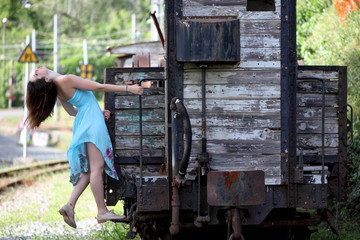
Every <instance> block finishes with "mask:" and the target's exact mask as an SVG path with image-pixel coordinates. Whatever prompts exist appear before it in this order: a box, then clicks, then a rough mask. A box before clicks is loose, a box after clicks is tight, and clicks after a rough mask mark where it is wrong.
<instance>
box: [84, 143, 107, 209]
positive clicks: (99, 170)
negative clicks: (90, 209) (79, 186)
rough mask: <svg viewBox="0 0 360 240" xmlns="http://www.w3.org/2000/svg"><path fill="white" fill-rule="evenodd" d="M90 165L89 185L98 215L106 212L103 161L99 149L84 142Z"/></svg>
mask: <svg viewBox="0 0 360 240" xmlns="http://www.w3.org/2000/svg"><path fill="white" fill-rule="evenodd" d="M86 144H87V150H88V159H89V165H90V187H91V191H92V193H93V195H94V198H95V202H96V206H97V208H98V215H100V214H104V213H106V212H108V211H109V210H108V209H107V207H106V205H105V200H104V184H103V172H104V165H105V161H104V158H103V156H102V154H101V152H100V151H99V149H98V148H97V147H96V146H95V145H94V144H93V143H86Z"/></svg>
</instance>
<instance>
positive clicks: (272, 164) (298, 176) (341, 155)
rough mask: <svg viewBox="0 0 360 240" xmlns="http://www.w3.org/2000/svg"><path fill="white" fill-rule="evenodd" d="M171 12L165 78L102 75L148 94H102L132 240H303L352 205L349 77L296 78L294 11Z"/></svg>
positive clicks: (195, 8) (213, 5) (178, 7)
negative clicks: (340, 205) (332, 206)
mask: <svg viewBox="0 0 360 240" xmlns="http://www.w3.org/2000/svg"><path fill="white" fill-rule="evenodd" d="M165 2H166V3H165V15H166V21H165V29H166V30H165V50H166V51H165V66H164V67H134V68H107V69H106V70H105V81H106V82H107V83H114V84H141V83H144V82H147V83H148V85H149V88H146V89H145V92H144V95H143V96H141V97H139V96H136V95H131V94H128V93H106V95H105V108H107V109H109V110H110V111H111V112H112V113H113V115H112V116H111V118H110V120H109V122H108V128H109V132H110V135H111V139H112V142H113V146H114V156H115V165H116V170H117V172H118V175H119V176H120V181H115V180H113V179H111V178H106V177H105V186H104V187H105V198H106V202H107V204H108V205H115V204H116V203H117V202H118V201H119V200H123V201H124V212H125V215H126V216H127V219H126V220H125V222H128V223H129V224H130V225H129V226H130V227H129V232H128V234H127V238H134V237H135V235H136V234H140V236H141V238H142V239H158V238H160V239H199V238H200V237H201V238H203V237H208V238H210V239H247V240H248V239H309V238H310V234H311V232H310V230H309V229H308V227H309V226H314V225H316V224H317V223H319V222H320V221H323V220H328V222H329V223H330V224H331V222H332V217H331V213H330V212H329V211H328V210H327V208H328V204H329V201H330V200H329V199H334V198H335V199H337V200H338V201H345V200H346V183H347V166H346V147H347V146H348V145H349V144H350V141H351V139H350V133H349V132H351V128H352V127H351V120H348V117H347V116H348V112H349V110H350V109H351V107H350V106H349V105H348V104H347V99H346V96H347V82H346V77H347V72H346V71H347V69H346V67H344V66H300V65H298V61H297V54H296V7H295V6H296V1H294V0H260V1H258V0H236V1H235V0H223V1H218V0H167V1H165ZM137 66H138V65H137ZM308 210H317V211H312V212H317V214H313V213H312V214H310V213H309V211H308Z"/></svg>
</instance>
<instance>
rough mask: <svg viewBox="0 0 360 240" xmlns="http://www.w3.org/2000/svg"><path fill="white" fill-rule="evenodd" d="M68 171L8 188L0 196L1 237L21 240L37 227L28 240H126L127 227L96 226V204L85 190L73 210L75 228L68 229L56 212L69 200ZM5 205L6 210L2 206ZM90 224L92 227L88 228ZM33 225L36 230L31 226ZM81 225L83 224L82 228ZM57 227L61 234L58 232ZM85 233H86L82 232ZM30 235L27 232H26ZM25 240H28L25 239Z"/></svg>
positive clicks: (114, 208) (116, 209) (112, 224)
mask: <svg viewBox="0 0 360 240" xmlns="http://www.w3.org/2000/svg"><path fill="white" fill-rule="evenodd" d="M68 179H69V170H67V171H62V172H61V173H55V174H50V175H46V176H42V177H39V178H37V179H34V181H33V182H32V183H30V185H28V186H18V187H17V188H15V189H14V188H10V189H8V190H6V191H5V192H2V193H1V195H0V210H1V211H0V238H2V237H10V239H13V238H15V239H22V238H21V237H20V238H19V236H22V235H21V234H24V232H25V233H26V232H28V231H32V230H34V229H36V228H37V227H36V226H38V228H40V229H44V228H45V230H42V233H41V234H39V230H38V231H37V232H34V234H33V235H31V239H39V240H40V239H59V240H62V239H125V235H126V232H127V228H128V227H127V226H126V225H125V224H115V223H112V222H107V223H104V224H97V223H96V220H95V218H94V217H95V216H96V214H97V210H96V205H95V201H94V198H93V195H92V193H91V190H90V188H89V187H88V188H87V189H86V190H85V191H84V193H83V194H82V195H81V197H80V198H79V200H78V202H77V205H76V208H75V213H76V214H75V220H76V222H77V223H78V229H76V230H75V229H72V228H70V227H69V226H67V225H66V224H65V223H64V221H63V218H62V216H61V215H60V214H59V213H58V210H59V209H60V207H61V206H62V205H63V204H64V203H66V202H67V201H68V198H69V196H70V193H71V191H72V185H71V183H70V182H69V181H68ZM5 205H8V207H4V206H5ZM112 210H114V212H115V213H117V214H121V213H122V203H121V202H119V203H118V204H117V205H116V206H115V207H113V209H112ZM84 221H86V222H89V221H90V222H91V224H90V226H92V228H91V229H90V230H91V231H90V230H89V229H88V225H89V224H88V223H87V224H84V223H83V222H84ZM34 224H35V227H34ZM82 224H83V225H82ZM59 225H62V226H61V228H62V231H60V232H59V230H56V229H59ZM84 229H85V231H86V234H84V233H81V231H84ZM27 234H29V233H27ZM26 239H28V238H26Z"/></svg>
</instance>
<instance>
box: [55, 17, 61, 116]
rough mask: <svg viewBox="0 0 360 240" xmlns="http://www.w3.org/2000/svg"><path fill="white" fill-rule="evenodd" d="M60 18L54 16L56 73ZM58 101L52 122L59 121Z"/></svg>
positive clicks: (56, 68)
mask: <svg viewBox="0 0 360 240" xmlns="http://www.w3.org/2000/svg"><path fill="white" fill-rule="evenodd" d="M60 21H61V20H60V17H59V16H58V15H57V14H55V15H54V72H58V62H59V59H60V58H59V51H58V41H59V40H58V37H59V35H60V34H59V32H60V30H59V28H60ZM58 105H59V103H58V100H57V101H56V103H55V109H54V121H59V113H58V111H59V110H58Z"/></svg>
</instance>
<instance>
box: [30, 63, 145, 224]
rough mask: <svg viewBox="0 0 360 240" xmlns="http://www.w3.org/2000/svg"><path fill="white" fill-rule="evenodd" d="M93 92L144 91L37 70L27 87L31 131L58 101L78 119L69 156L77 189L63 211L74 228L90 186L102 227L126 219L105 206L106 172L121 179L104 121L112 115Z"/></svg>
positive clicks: (50, 111)
mask: <svg viewBox="0 0 360 240" xmlns="http://www.w3.org/2000/svg"><path fill="white" fill-rule="evenodd" d="M91 91H103V92H125V91H126V92H131V93H134V94H139V95H141V94H142V93H143V88H142V87H141V86H137V85H130V86H128V85H126V86H120V85H112V84H100V83H97V82H94V81H90V80H88V79H83V78H80V77H77V76H75V75H61V74H59V73H57V72H54V71H51V70H49V69H47V68H46V67H40V68H38V69H36V70H35V72H34V75H33V76H31V78H30V81H29V83H28V86H27V97H26V104H27V107H28V109H29V115H28V117H27V122H28V123H29V126H30V127H31V128H34V127H38V126H40V124H41V122H42V121H44V120H45V119H46V118H47V117H49V116H50V115H51V114H52V112H53V109H54V105H55V103H56V99H59V100H60V102H61V104H62V106H63V107H64V109H65V110H66V112H68V114H69V115H71V116H76V117H75V120H74V126H73V138H72V141H71V143H70V146H69V150H68V152H67V157H68V161H69V164H70V170H71V175H70V182H71V183H72V184H73V185H74V188H73V191H72V193H71V196H70V199H69V201H68V203H67V204H65V205H64V206H63V207H62V208H61V209H60V210H59V213H60V214H61V215H62V216H63V217H64V221H65V222H66V223H67V224H68V225H70V226H71V227H74V228H76V223H75V219H74V208H75V205H76V202H77V200H78V198H79V197H80V195H81V194H82V192H83V191H84V190H85V188H86V187H87V186H88V184H89V183H90V187H91V191H92V193H93V195H94V198H95V202H96V206H97V209H98V214H97V217H96V219H97V220H98V222H99V223H102V222H105V221H108V220H122V219H124V218H125V217H124V216H119V215H116V214H115V213H113V212H111V211H109V210H108V208H107V207H106V205H105V201H104V189H103V172H104V170H105V172H106V174H107V175H109V176H110V177H112V178H115V179H118V176H117V173H116V170H115V168H114V160H113V156H112V145H111V141H110V137H109V134H108V131H107V128H106V125H105V120H104V118H106V119H108V118H109V116H110V112H109V111H108V110H104V111H103V112H102V111H101V109H100V107H99V105H98V103H97V101H96V98H95V97H94V95H93V94H92V92H91ZM74 106H75V107H76V108H75V107H74Z"/></svg>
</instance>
